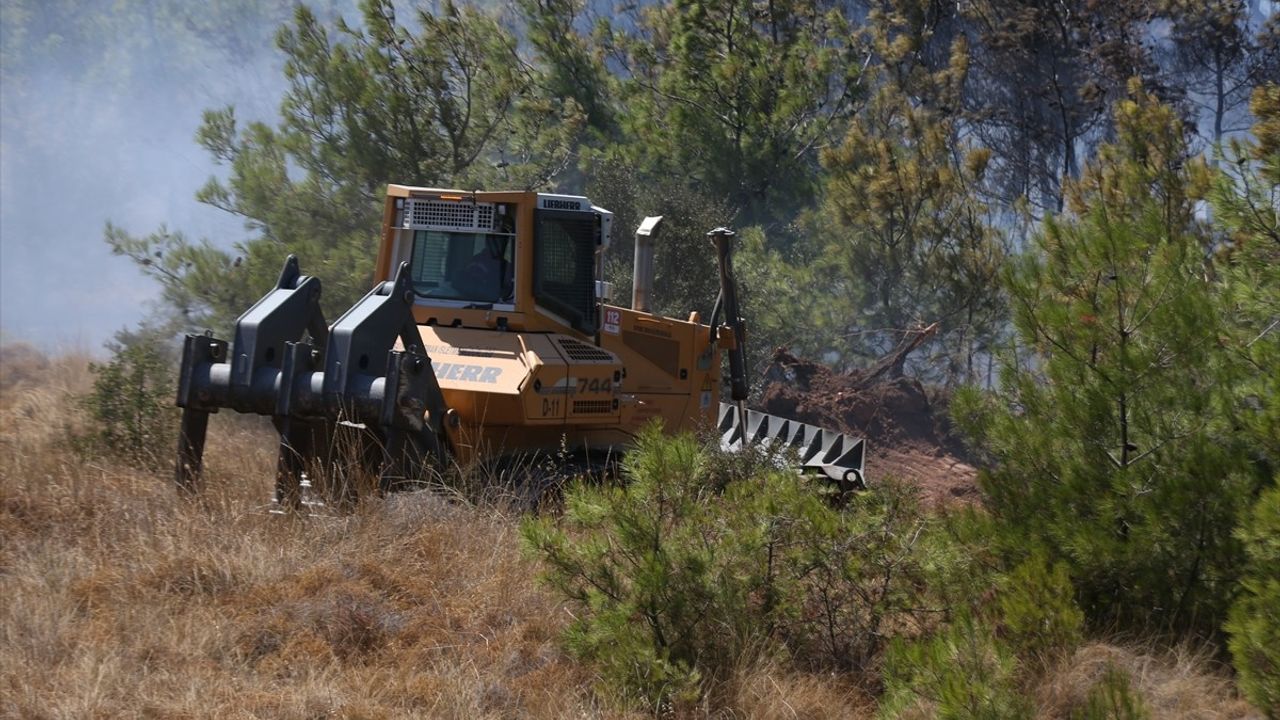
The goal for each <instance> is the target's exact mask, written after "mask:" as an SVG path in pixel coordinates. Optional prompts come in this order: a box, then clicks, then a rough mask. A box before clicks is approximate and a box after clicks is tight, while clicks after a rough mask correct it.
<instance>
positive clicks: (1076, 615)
mask: <svg viewBox="0 0 1280 720" xmlns="http://www.w3.org/2000/svg"><path fill="white" fill-rule="evenodd" d="M999 584H1000V599H999V608H998V609H999V613H1000V624H1001V627H1002V630H1003V632H1004V636H1005V637H1007V638H1008V640H1009V642H1010V644H1011V645H1012V647H1013V649H1014V651H1015V652H1017V653H1018V656H1019V657H1022V658H1024V659H1027V660H1040V661H1043V660H1047V659H1049V658H1050V657H1051V656H1052V655H1055V654H1057V653H1060V652H1063V651H1068V650H1073V649H1075V647H1076V645H1078V644H1079V643H1080V632H1081V628H1082V626H1083V625H1084V613H1082V612H1080V608H1079V607H1077V606H1076V603H1075V591H1074V589H1073V588H1072V587H1071V579H1070V578H1069V577H1067V568H1066V566H1065V565H1064V564H1062V563H1057V564H1054V565H1052V566H1050V564H1049V562H1048V559H1047V556H1046V555H1045V553H1043V552H1041V551H1037V552H1033V553H1032V554H1031V557H1029V558H1028V559H1027V560H1025V561H1023V562H1022V563H1021V564H1019V565H1018V566H1017V567H1015V568H1014V569H1013V570H1012V571H1011V572H1009V573H1008V574H1007V575H1005V576H1004V577H1003V578H1001V580H1000V583H999Z"/></svg>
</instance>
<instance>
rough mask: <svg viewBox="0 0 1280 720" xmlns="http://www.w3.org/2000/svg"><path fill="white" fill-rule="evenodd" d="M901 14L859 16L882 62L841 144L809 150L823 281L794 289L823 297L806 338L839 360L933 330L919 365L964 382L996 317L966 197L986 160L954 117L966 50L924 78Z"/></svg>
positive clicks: (991, 272)
mask: <svg viewBox="0 0 1280 720" xmlns="http://www.w3.org/2000/svg"><path fill="white" fill-rule="evenodd" d="M900 4H902V5H906V6H914V3H912V2H904V3H900ZM910 17H911V15H909V14H905V13H873V14H872V16H871V18H870V20H869V23H868V25H867V28H866V30H865V32H864V35H863V40H864V42H865V44H866V46H867V47H868V49H869V51H870V52H872V53H873V54H874V55H876V56H877V57H879V58H881V61H882V62H883V67H881V68H879V69H877V70H876V71H874V72H869V73H868V75H869V76H870V77H869V78H868V80H869V82H873V83H875V86H876V89H875V91H874V92H873V94H872V97H871V99H870V101H869V102H868V103H867V106H866V108H865V109H864V110H863V111H862V112H861V113H859V114H858V116H857V117H856V118H855V119H854V121H853V122H852V123H851V124H850V127H849V130H848V132H847V133H846V134H845V136H844V139H843V141H842V142H841V143H840V144H839V145H838V146H836V147H833V148H830V149H828V150H825V151H824V152H823V153H822V164H823V169H824V170H825V171H826V172H825V177H824V179H823V195H822V198H823V199H822V204H821V206H820V209H819V210H818V211H817V212H816V213H814V214H813V215H811V216H810V218H809V226H810V227H811V228H812V229H813V230H814V235H815V237H817V238H820V240H821V242H822V246H823V249H824V252H822V253H821V254H820V255H819V256H818V257H817V258H816V263H817V265H818V268H819V269H818V270H817V274H818V275H819V276H820V277H822V278H824V280H825V282H821V283H815V284H813V285H810V286H807V287H814V288H823V289H825V290H827V291H828V292H830V293H831V295H832V298H831V299H830V300H829V301H827V302H824V303H821V304H817V308H816V309H815V314H816V315H817V316H818V318H819V321H818V322H819V324H820V327H819V329H818V330H816V332H815V335H816V336H817V337H819V338H822V339H825V340H826V341H827V342H829V343H830V344H829V345H827V346H826V347H823V348H821V350H822V351H826V352H831V351H834V353H835V354H836V355H837V356H838V358H839V360H838V361H839V362H841V363H843V364H846V365H855V364H856V359H857V357H858V356H871V357H879V356H880V355H882V354H884V353H885V352H887V351H889V350H890V349H891V348H892V347H894V346H895V345H896V344H897V343H898V342H899V341H900V340H901V339H902V337H903V333H905V332H906V331H909V330H912V329H918V328H922V327H924V326H926V325H929V324H930V323H933V322H938V323H939V324H940V326H941V332H940V333H938V335H937V336H936V337H937V339H936V340H935V341H933V342H932V344H931V346H930V347H931V348H932V349H933V351H934V353H935V355H936V357H935V358H934V362H932V363H929V364H926V365H924V366H922V367H921V368H920V370H921V371H924V372H926V373H927V374H929V375H932V376H934V377H943V378H947V379H956V380H968V379H972V377H973V376H974V373H975V369H976V367H975V358H976V357H977V355H978V354H979V353H981V352H984V351H987V350H989V343H990V342H991V340H992V339H993V337H994V335H995V333H996V332H997V329H998V326H999V324H1000V321H1001V317H1002V314H1003V301H1002V297H1001V295H1000V293H999V292H997V291H994V290H993V286H994V285H995V278H996V274H997V272H998V270H999V267H1000V265H1001V264H1002V262H1003V257H1004V244H1003V238H1002V237H1001V235H1000V233H999V232H998V231H997V230H996V228H995V222H994V220H995V219H994V217H993V212H992V210H991V208H990V207H988V205H987V204H986V203H985V202H983V201H982V198H981V196H980V194H979V189H980V187H981V184H982V182H983V176H984V173H985V170H986V166H987V161H988V160H989V158H990V156H991V154H990V152H989V151H987V150H986V149H985V148H980V147H975V146H973V145H971V144H970V143H968V142H966V141H965V140H964V139H963V136H962V127H961V125H960V122H959V118H958V114H957V113H956V112H955V109H956V108H958V107H959V106H960V102H961V96H962V94H963V92H964V85H965V81H966V77H967V71H968V61H969V52H968V50H969V49H968V45H967V43H966V42H965V41H964V40H963V38H961V39H959V40H957V41H956V42H955V43H954V45H953V47H952V49H951V50H952V52H951V56H950V58H949V62H948V63H947V64H946V65H944V66H943V67H941V68H940V69H937V70H931V69H930V67H929V64H928V63H927V62H925V61H923V60H922V59H921V58H920V55H919V53H920V51H921V48H922V47H923V46H924V45H925V43H926V41H927V35H928V33H929V32H930V30H929V28H928V27H922V26H920V25H918V24H912V23H911V22H910V21H909V18H910ZM928 350H929V348H926V350H924V351H921V352H919V353H918V355H925V353H926V352H928Z"/></svg>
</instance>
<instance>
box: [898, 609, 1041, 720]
mask: <svg viewBox="0 0 1280 720" xmlns="http://www.w3.org/2000/svg"><path fill="white" fill-rule="evenodd" d="M1017 669H1018V665H1017V658H1016V657H1015V656H1014V654H1013V651H1012V650H1011V649H1010V648H1009V646H1008V645H1007V644H1005V643H1003V642H1001V641H1000V640H999V638H997V637H996V634H995V631H994V630H993V628H992V627H991V625H989V624H988V623H984V622H982V621H981V619H980V618H978V617H977V616H975V615H971V614H967V613H966V614H963V615H961V616H960V617H958V618H957V620H956V622H954V623H952V624H950V625H947V626H945V627H944V628H943V629H942V630H941V631H940V632H938V633H936V634H934V635H932V636H930V637H927V638H924V639H920V640H915V641H910V642H906V641H899V642H895V643H894V644H893V646H892V647H891V648H890V651H889V655H888V658H887V659H886V661H885V698H884V702H883V704H882V705H881V709H882V710H881V712H882V715H883V716H884V717H885V718H892V719H893V720H907V719H908V718H910V719H913V720H914V719H916V718H919V719H920V720H924V718H939V719H941V720H1009V719H1011V718H1030V717H1031V708H1030V707H1029V705H1028V704H1027V702H1026V701H1025V700H1023V699H1022V698H1021V697H1020V694H1019V691H1018V686H1017V682H1016V679H1017Z"/></svg>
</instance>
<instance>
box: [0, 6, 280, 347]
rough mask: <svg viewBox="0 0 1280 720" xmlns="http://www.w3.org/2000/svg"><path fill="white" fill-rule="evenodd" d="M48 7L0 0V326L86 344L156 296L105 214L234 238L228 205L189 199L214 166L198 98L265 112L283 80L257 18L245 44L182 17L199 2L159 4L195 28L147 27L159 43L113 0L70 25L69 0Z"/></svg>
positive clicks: (142, 229) (237, 227) (133, 224)
mask: <svg viewBox="0 0 1280 720" xmlns="http://www.w3.org/2000/svg"><path fill="white" fill-rule="evenodd" d="M52 5H62V6H67V5H69V6H71V7H69V8H66V9H64V8H61V7H59V8H55V9H52V10H46V9H45V8H43V7H41V6H40V3H39V2H21V1H19V0H0V7H2V8H3V11H4V13H5V15H4V16H2V17H0V22H4V21H8V22H9V24H10V27H7V28H4V29H3V35H0V38H3V40H4V44H5V47H4V62H5V64H6V67H4V75H3V77H2V79H0V333H3V338H4V340H6V341H12V340H25V341H28V342H31V343H33V344H36V345H38V346H41V347H43V348H47V349H50V350H59V349H84V350H92V351H97V350H98V349H99V348H100V347H101V345H102V343H103V341H105V340H107V339H108V338H110V336H111V335H112V334H113V333H114V332H115V331H116V330H118V329H120V328H122V327H125V326H129V325H133V324H135V323H137V321H139V320H140V319H141V318H142V317H143V316H144V315H145V314H146V312H147V310H148V303H149V302H151V301H152V300H153V299H154V298H155V297H156V296H157V294H158V293H157V290H158V288H157V286H156V284H155V283H153V282H151V281H150V280H148V279H147V278H145V277H143V276H142V275H141V274H140V273H139V272H138V271H137V269H135V267H134V266H133V264H132V262H130V261H129V260H128V259H126V258H123V257H115V256H112V254H111V252H110V250H109V248H108V247H107V245H106V244H105V243H104V242H103V240H102V236H103V228H104V226H105V225H106V223H107V221H111V222H114V223H116V224H117V225H120V226H122V227H124V228H125V229H126V230H128V231H130V232H132V233H138V234H143V233H148V232H151V231H153V230H155V229H157V228H159V227H160V226H161V225H167V226H168V227H169V228H171V229H175V230H181V231H183V232H185V233H187V234H189V235H192V236H197V237H200V236H204V237H208V238H210V239H211V240H213V241H214V242H216V243H217V244H219V245H230V244H231V243H232V242H234V241H236V240H239V239H241V238H243V237H244V236H245V234H246V233H245V231H244V229H243V226H242V223H241V222H240V221H239V220H238V219H237V218H234V217H232V216H231V215H229V214H227V213H225V212H222V211H219V210H216V209H214V208H210V207H208V206H205V205H201V204H200V203H197V202H196V201H195V199H194V197H193V196H194V194H195V192H196V190H197V189H199V187H200V186H201V185H203V184H204V182H205V181H206V180H207V179H208V177H209V176H210V175H211V174H213V173H215V172H218V171H219V168H218V167H217V166H216V165H214V163H213V161H212V160H211V158H210V157H209V156H208V154H207V153H205V151H204V150H203V149H202V148H200V147H199V146H198V145H197V144H196V143H195V141H194V135H195V131H196V129H197V127H198V126H199V124H200V115H201V112H202V111H203V110H204V109H206V108H211V107H218V106H222V105H225V104H229V103H230V104H234V105H236V107H237V114H238V116H240V117H242V118H243V117H255V116H257V117H264V116H274V114H275V107H276V104H277V103H278V99H279V96H280V93H281V91H282V89H283V81H282V78H281V74H280V71H279V58H278V56H277V53H276V52H275V50H274V48H272V47H271V43H270V38H271V34H272V32H273V29H272V28H271V27H268V28H262V29H260V30H257V31H255V32H254V34H252V35H250V36H249V37H250V38H251V39H253V40H255V41H256V42H257V43H260V44H259V45H258V46H257V47H256V48H254V51H253V52H252V53H243V52H241V53H238V54H233V53H231V52H227V51H226V50H225V49H224V48H220V47H217V46H216V45H214V44H213V43H214V40H206V38H207V37H213V36H214V35H215V33H211V32H209V31H208V30H207V29H206V28H202V27H199V26H196V25H195V24H194V22H189V21H188V19H187V18H186V17H184V16H183V13H184V12H187V10H186V8H188V7H189V8H191V10H190V12H191V13H193V15H192V18H196V17H197V16H196V15H194V13H198V12H199V11H200V8H201V7H202V5H203V4H202V3H183V2H176V1H175V2H170V3H168V4H167V5H162V8H163V11H164V12H167V13H168V15H167V16H165V17H163V18H161V20H160V22H164V23H167V24H168V25H169V26H176V27H178V28H179V32H181V31H182V30H183V29H185V28H187V27H194V28H195V29H194V30H191V31H190V34H188V35H186V36H184V37H174V36H173V34H172V33H157V34H158V35H161V36H163V37H162V40H161V41H160V42H157V41H155V40H153V39H151V38H140V37H139V35H138V33H140V32H142V31H143V28H142V27H137V26H136V25H135V18H129V20H128V21H127V22H126V21H125V20H124V19H123V18H122V17H121V14H120V13H119V12H118V11H117V8H118V7H119V5H113V4H112V3H96V4H90V5H87V6H85V7H86V8H91V9H87V10H86V12H87V13H89V15H90V17H88V18H85V16H84V15H83V14H82V15H80V16H79V17H78V18H77V19H76V20H75V21H74V22H75V23H76V24H77V25H79V26H82V27H81V28H80V30H79V32H80V33H81V34H80V35H77V30H76V29H75V28H72V29H66V28H63V27H60V24H61V22H62V21H64V20H65V19H66V18H65V17H64V16H63V15H59V14H58V13H66V12H77V11H78V10H79V8H76V7H74V5H75V3H65V2H64V3H60V4H59V3H52ZM135 5H142V4H140V3H137V4H135ZM280 5H281V6H282V7H284V8H285V9H284V10H283V12H284V13H286V14H287V12H288V10H287V4H286V3H280ZM133 12H134V13H135V14H136V13H137V12H138V11H136V10H135V11H133ZM254 12H257V11H254ZM15 13H16V14H17V15H15ZM93 13H97V16H96V17H94V16H92V14H93ZM18 16H20V17H21V21H22V22H23V23H24V24H25V25H26V26H27V27H26V28H24V30H23V32H21V33H15V32H14V30H13V24H14V23H13V18H14V17H18ZM121 25H123V27H121ZM50 28H52V29H50ZM84 28H88V29H89V32H86V31H85V30H84ZM215 39H216V40H217V41H218V42H224V43H225V42H227V36H226V35H225V34H221V35H217V37H216V38H215ZM235 39H236V40H243V38H235ZM193 58H194V59H193Z"/></svg>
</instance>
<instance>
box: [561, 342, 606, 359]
mask: <svg viewBox="0 0 1280 720" xmlns="http://www.w3.org/2000/svg"><path fill="white" fill-rule="evenodd" d="M556 342H557V343H559V345H560V349H561V350H563V351H564V354H565V356H567V357H568V358H569V359H570V360H580V361H585V362H608V363H611V362H613V355H611V354H609V353H608V352H607V351H605V350H601V349H600V348H598V347H596V346H595V345H588V344H586V343H584V342H580V341H578V340H574V339H573V338H566V337H562V338H557V339H556Z"/></svg>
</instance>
